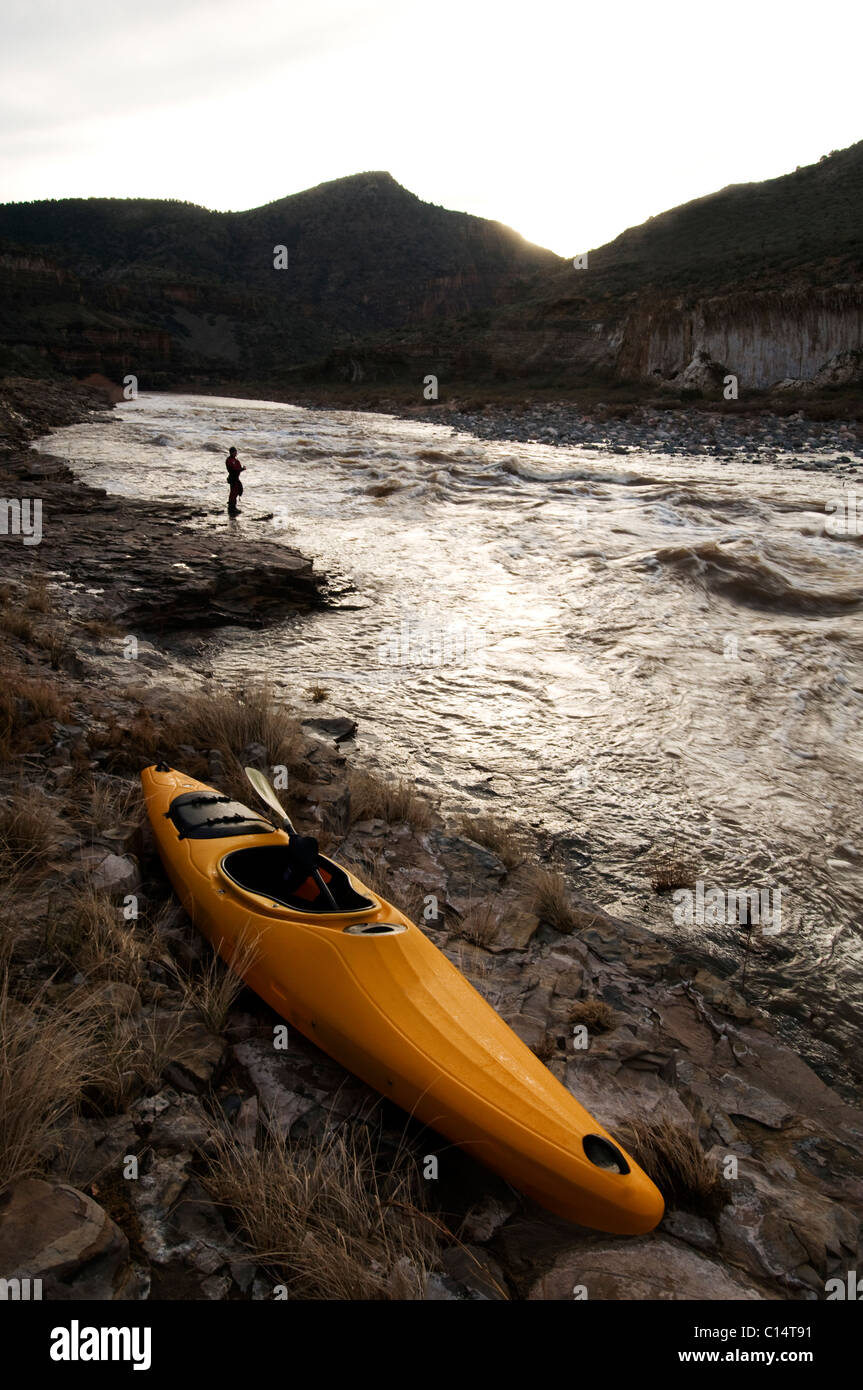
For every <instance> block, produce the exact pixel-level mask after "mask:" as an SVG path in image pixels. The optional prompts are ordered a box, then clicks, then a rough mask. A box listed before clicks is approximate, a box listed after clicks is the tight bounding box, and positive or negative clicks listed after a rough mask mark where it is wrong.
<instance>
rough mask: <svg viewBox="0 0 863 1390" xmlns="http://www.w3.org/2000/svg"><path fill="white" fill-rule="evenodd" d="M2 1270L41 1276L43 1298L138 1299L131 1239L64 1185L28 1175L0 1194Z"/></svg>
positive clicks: (96, 1207) (95, 1205)
mask: <svg viewBox="0 0 863 1390" xmlns="http://www.w3.org/2000/svg"><path fill="white" fill-rule="evenodd" d="M0 1270H2V1271H3V1277H4V1278H6V1279H13V1278H24V1277H28V1276H29V1278H31V1279H41V1281H42V1297H43V1298H45V1299H87V1300H111V1299H128V1298H135V1297H136V1296H137V1294H138V1291H139V1290H138V1283H137V1277H136V1275H135V1273H134V1271H133V1269H132V1265H131V1262H130V1259H129V1242H128V1241H127V1239H126V1237H125V1236H124V1235H123V1232H122V1231H121V1230H120V1228H119V1226H117V1225H115V1223H114V1222H113V1221H112V1220H111V1218H110V1216H109V1215H108V1213H107V1212H106V1211H103V1209H102V1208H101V1207H100V1206H99V1205H98V1203H96V1202H94V1201H93V1199H92V1198H91V1197H87V1196H86V1195H85V1194H84V1193H83V1192H79V1191H78V1190H77V1189H76V1188H74V1187H69V1186H67V1185H66V1184H65V1183H60V1184H53V1183H48V1182H43V1181H42V1180H41V1179H40V1178H25V1179H22V1180H21V1181H20V1182H17V1183H14V1184H13V1185H12V1186H11V1187H10V1188H8V1189H7V1190H6V1192H4V1194H3V1196H2V1197H0Z"/></svg>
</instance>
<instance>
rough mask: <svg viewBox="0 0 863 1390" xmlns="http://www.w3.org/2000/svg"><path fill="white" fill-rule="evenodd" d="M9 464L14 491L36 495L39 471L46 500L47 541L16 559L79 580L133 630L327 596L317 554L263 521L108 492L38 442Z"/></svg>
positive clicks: (280, 611) (258, 622)
mask: <svg viewBox="0 0 863 1390" xmlns="http://www.w3.org/2000/svg"><path fill="white" fill-rule="evenodd" d="M5 462H6V463H7V467H8V466H9V460H8V458H7V459H6V460H5ZM48 462H50V463H52V464H53V465H55V466H54V467H53V468H51V469H50V470H49V471H48V473H46V471H45V469H46V463H48ZM34 470H35V472H34ZM9 472H10V475H11V476H9V477H8V478H7V480H6V482H5V483H4V488H5V492H6V495H7V496H9V497H16V496H21V497H28V496H31V495H32V482H33V481H34V478H35V477H36V476H38V478H39V495H40V497H41V499H42V540H41V542H40V544H39V545H38V546H19V547H18V549H17V550H16V557H17V563H18V564H19V565H21V566H22V568H23V570H24V571H26V570H27V569H28V568H30V569H32V570H33V571H34V572H35V571H37V570H38V571H39V572H44V571H45V570H51V571H53V572H54V573H55V574H56V575H57V576H58V577H61V576H63V575H65V576H67V577H68V578H69V579H71V580H74V581H75V583H76V586H77V594H82V593H83V592H84V591H85V590H86V591H88V595H89V596H88V599H87V603H88V608H93V607H94V606H95V602H94V601H98V606H99V608H100V609H101V611H102V613H103V614H104V616H105V617H106V618H109V619H112V620H113V621H114V622H117V623H122V624H123V625H124V626H125V627H127V628H128V629H129V630H131V631H132V632H136V631H137V632H138V633H139V634H140V632H141V631H147V630H149V629H153V630H156V631H158V632H160V633H163V632H165V631H169V630H173V631H180V630H182V629H190V630H192V631H198V630H200V629H201V628H207V627H216V626H222V625H223V624H227V623H233V624H240V625H241V626H245V627H261V626H263V625H265V624H266V623H268V622H272V621H274V620H275V619H277V618H278V617H280V616H283V615H284V614H285V613H287V612H291V611H293V610H296V609H308V608H310V607H320V606H321V605H322V603H323V597H322V577H321V576H320V575H317V574H315V573H314V570H313V564H312V561H311V560H309V559H308V558H307V557H306V556H304V555H301V554H300V553H299V551H296V550H292V549H291V548H290V547H289V546H286V545H282V544H281V543H280V542H279V541H274V540H268V539H266V537H265V536H262V535H261V533H260V530H259V529H255V530H254V531H253V530H248V529H247V530H246V531H240V532H234V531H231V532H229V531H228V530H227V527H226V526H225V527H223V528H221V529H220V528H219V527H218V526H217V525H215V524H214V523H213V521H212V520H210V518H209V515H208V513H206V512H203V511H202V510H201V509H200V508H194V507H188V506H183V505H181V504H179V503H172V502H144V501H141V500H138V499H135V498H126V497H113V496H108V495H107V494H106V493H105V492H104V491H103V489H101V488H92V487H88V486H87V484H86V483H83V482H79V481H76V480H75V478H74V477H73V476H72V473H71V472H70V470H69V469H68V467H66V465H65V464H64V463H63V461H62V460H60V459H52V458H51V456H50V455H46V454H38V453H36V452H35V451H33V452H30V453H19V454H17V455H15V467H14V468H12V467H10V468H9ZM220 483H221V479H220ZM219 492H220V495H221V488H220V489H219ZM33 552H36V554H34V553H33ZM154 557H158V560H157V561H156V562H154ZM76 601H77V600H76Z"/></svg>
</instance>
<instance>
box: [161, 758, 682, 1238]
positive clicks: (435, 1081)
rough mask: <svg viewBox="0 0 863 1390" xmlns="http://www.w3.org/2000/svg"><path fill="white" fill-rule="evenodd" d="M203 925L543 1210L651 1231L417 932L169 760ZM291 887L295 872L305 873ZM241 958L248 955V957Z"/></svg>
mask: <svg viewBox="0 0 863 1390" xmlns="http://www.w3.org/2000/svg"><path fill="white" fill-rule="evenodd" d="M141 781H142V783H143V788H144V796H145V798H146V801H147V807H148V811H149V815H150V820H151V823H152V826H153V830H154V832H155V835H156V841H157V844H158V846H159V852H160V854H161V856H162V860H163V862H164V865H165V868H166V870H167V872H168V875H169V877H170V879H171V882H172V884H173V885H174V888H175V890H176V892H177V896H178V897H179V899H180V901H181V902H182V904H183V906H184V908H185V909H186V911H187V912H188V914H189V916H190V917H191V919H192V921H193V922H195V923H196V925H197V926H198V927H199V928H200V929H201V931H203V933H204V935H205V936H207V937H208V938H209V940H210V941H211V942H212V944H213V946H214V947H215V948H216V949H217V950H218V951H219V953H220V954H221V955H222V956H223V957H224V959H225V960H227V961H230V960H231V957H232V955H233V954H234V952H235V950H236V948H237V946H238V944H242V945H244V946H245V945H252V944H253V945H254V947H255V952H256V954H255V956H254V959H253V961H252V963H251V965H246V964H243V966H242V973H243V976H244V978H245V980H246V983H247V984H248V985H249V986H250V987H251V988H252V989H254V990H255V991H256V993H257V994H259V995H260V996H261V997H262V998H263V999H265V1000H266V1001H267V1003H268V1004H270V1005H271V1007H272V1008H273V1009H275V1011H276V1012H277V1013H278V1014H279V1015H281V1017H282V1018H284V1019H285V1020H286V1021H287V1022H288V1023H289V1024H290V1025H292V1026H293V1027H294V1028H297V1029H299V1031H300V1032H301V1033H303V1034H304V1035H305V1036H306V1037H307V1038H309V1039H311V1041H312V1042H314V1043H316V1044H317V1045H318V1047H320V1048H322V1049H323V1051H324V1052H327V1053H329V1055H330V1056H331V1057H333V1058H335V1060H336V1061H338V1062H340V1063H341V1065H342V1066H344V1067H346V1068H347V1069H348V1070H349V1071H351V1072H353V1073H354V1074H355V1075H356V1076H358V1077H360V1078H361V1079H362V1080H363V1081H365V1082H366V1083H367V1084H368V1085H369V1086H373V1087H374V1089H375V1090H377V1091H379V1092H380V1093H381V1095H384V1096H386V1097H388V1099H390V1100H393V1101H395V1102H396V1103H397V1104H398V1105H400V1106H401V1107H402V1108H403V1109H404V1110H406V1111H408V1112H409V1113H410V1114H411V1115H414V1116H416V1117H417V1118H418V1119H419V1120H421V1121H423V1123H425V1124H427V1125H430V1126H431V1127H432V1128H433V1129H435V1130H437V1131H438V1132H439V1133H441V1134H443V1135H446V1137H447V1138H448V1139H450V1140H452V1142H453V1143H455V1144H458V1145H460V1146H462V1147H464V1148H465V1149H467V1150H468V1152H469V1153H470V1154H471V1155H472V1156H473V1157H474V1158H476V1159H478V1160H480V1161H481V1162H482V1163H484V1164H485V1165H486V1166H487V1167H489V1168H491V1169H493V1170H494V1171H495V1172H497V1173H499V1174H500V1175H501V1176H502V1177H503V1178H505V1179H506V1180H507V1181H509V1182H511V1183H512V1184H513V1186H515V1187H517V1188H519V1189H520V1190H521V1191H522V1192H524V1193H526V1194H527V1195H528V1196H530V1197H533V1198H534V1199H535V1200H536V1201H537V1202H539V1203H540V1204H541V1205H542V1206H543V1207H545V1208H546V1209H547V1210H549V1211H552V1212H555V1213H556V1214H557V1215H559V1216H563V1217H566V1218H567V1219H568V1220H570V1221H575V1222H578V1223H579V1224H580V1225H582V1226H590V1227H593V1228H595V1229H597V1230H600V1231H610V1232H613V1233H616V1234H620V1235H640V1234H642V1233H643V1232H645V1231H650V1230H652V1229H653V1227H654V1226H655V1225H656V1224H657V1222H658V1221H660V1220H661V1218H662V1214H663V1201H662V1197H661V1195H660V1193H659V1191H658V1190H657V1188H656V1187H655V1186H654V1184H653V1183H652V1182H651V1180H650V1179H649V1178H648V1177H647V1175H646V1174H645V1173H643V1172H642V1170H641V1169H640V1168H639V1167H638V1165H637V1164H636V1163H635V1162H634V1160H633V1159H632V1158H630V1157H629V1156H628V1155H627V1154H625V1153H624V1151H623V1150H622V1149H621V1147H620V1145H619V1144H618V1143H617V1141H616V1140H614V1139H612V1137H611V1135H609V1134H608V1133H607V1132H606V1131H605V1130H604V1129H603V1128H602V1126H601V1125H599V1124H597V1122H596V1120H595V1119H594V1118H593V1116H592V1115H590V1114H589V1113H588V1111H587V1110H585V1109H584V1107H583V1106H581V1105H579V1103H578V1101H577V1100H576V1099H575V1098H574V1097H573V1096H571V1095H570V1093H569V1092H568V1091H567V1090H566V1089H565V1087H564V1086H562V1085H561V1084H560V1082H559V1081H557V1080H556V1078H555V1077H553V1076H552V1074H551V1072H550V1071H548V1069H547V1068H546V1067H544V1066H543V1064H542V1063H541V1062H540V1061H539V1059H538V1058H537V1057H535V1056H534V1054H533V1053H532V1052H531V1051H530V1049H529V1048H528V1047H526V1046H525V1044H524V1043H523V1042H522V1041H521V1039H520V1038H518V1037H517V1036H516V1035H515V1033H514V1032H513V1031H512V1029H511V1028H509V1026H508V1025H507V1024H506V1023H504V1021H503V1019H502V1018H501V1017H500V1015H499V1014H497V1013H496V1012H495V1010H494V1009H493V1008H492V1007H491V1005H490V1004H488V1003H486V1001H485V1000H484V999H483V998H482V996H481V995H480V994H478V993H477V991H476V990H475V989H474V988H473V986H472V985H471V984H469V983H468V981H467V980H466V979H465V978H464V976H463V975H462V974H461V972H460V971H459V970H457V969H456V967H455V966H454V965H452V964H451V963H450V962H449V961H448V960H447V958H446V956H444V955H443V953H442V952H441V951H439V950H438V949H437V947H436V946H434V945H433V944H432V943H431V941H429V939H428V937H426V936H425V935H424V934H423V932H422V931H420V929H419V928H418V927H417V926H415V925H414V923H412V922H410V921H409V920H408V919H407V918H406V917H405V916H403V914H402V913H400V912H398V911H397V910H396V908H394V907H393V906H392V905H391V904H390V903H388V902H386V901H385V900H384V899H383V898H381V897H379V896H378V895H377V894H375V893H373V892H372V890H371V889H370V888H367V887H366V886H365V884H363V883H361V882H360V881H359V880H358V879H356V878H354V877H353V875H351V874H349V873H347V872H346V871H345V870H344V869H342V868H341V867H340V866H339V865H338V864H336V863H335V862H334V861H332V860H329V859H326V858H325V857H324V856H323V855H320V856H319V857H318V859H317V870H318V875H319V878H320V879H321V880H322V881H323V882H324V884H325V885H326V890H327V891H328V893H329V894H330V895H331V896H332V899H333V900H334V901H335V903H336V905H337V907H338V911H334V910H333V907H332V905H331V903H328V902H327V901H326V899H325V897H324V894H323V893H322V892H321V890H320V888H319V887H318V886H317V884H316V883H315V882H314V880H313V879H312V878H306V879H305V880H304V881H303V882H301V883H299V884H294V883H292V881H291V877H292V874H293V870H292V864H291V856H290V854H289V850H288V845H289V836H288V835H287V833H286V832H285V831H283V830H275V829H273V827H272V825H271V824H270V823H269V821H267V820H266V819H264V818H262V817H261V816H259V815H257V814H256V813H255V812H254V811H251V810H249V808H248V807H246V806H243V805H241V804H240V803H239V802H236V801H232V800H230V799H229V798H228V797H226V796H223V795H222V794H221V793H219V792H217V791H215V790H214V789H213V788H212V787H208V786H206V785H205V783H203V782H198V781H196V780H195V779H194V778H192V777H186V776H184V775H183V774H182V773H180V772H176V771H174V770H173V769H172V768H169V767H168V766H167V765H166V764H164V763H160V764H158V765H157V766H156V767H148V768H146V769H145V770H144V772H142V773H141ZM293 877H296V875H295V874H293ZM241 954H242V953H241Z"/></svg>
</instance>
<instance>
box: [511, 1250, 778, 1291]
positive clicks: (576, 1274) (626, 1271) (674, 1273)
mask: <svg viewBox="0 0 863 1390" xmlns="http://www.w3.org/2000/svg"><path fill="white" fill-rule="evenodd" d="M585 1296H586V1297H587V1299H594V1300H597V1299H602V1300H605V1299H613V1300H615V1301H617V1300H636V1301H639V1302H640V1301H642V1300H647V1299H662V1300H666V1301H667V1300H674V1301H676V1300H678V1299H721V1300H722V1301H723V1302H735V1303H739V1302H749V1301H754V1300H760V1299H763V1298H765V1297H766V1295H765V1294H763V1293H761V1292H760V1291H759V1290H758V1289H757V1288H755V1287H754V1285H752V1284H749V1283H748V1282H745V1281H744V1280H743V1278H736V1277H734V1276H732V1275H731V1274H730V1273H729V1272H728V1270H727V1269H723V1267H722V1265H719V1264H716V1262H715V1261H714V1260H710V1259H708V1258H707V1257H706V1256H705V1255H702V1254H699V1253H698V1252H696V1251H695V1250H688V1249H684V1248H682V1247H681V1246H679V1245H676V1244H675V1243H674V1242H673V1241H670V1240H664V1239H663V1238H662V1237H661V1236H660V1237H655V1236H654V1237H650V1238H648V1239H646V1240H635V1241H627V1242H626V1243H625V1244H621V1243H620V1242H615V1243H614V1244H599V1245H591V1246H589V1247H587V1248H585V1249H578V1250H569V1251H566V1252H565V1253H564V1254H562V1255H559V1256H558V1258H557V1259H556V1260H555V1262H554V1264H553V1265H552V1267H551V1269H549V1270H547V1271H546V1272H545V1274H543V1275H542V1276H541V1277H540V1278H539V1279H537V1281H536V1282H535V1283H534V1284H533V1286H532V1287H531V1288H530V1290H529V1291H528V1295H527V1297H528V1299H531V1300H533V1301H536V1300H538V1299H567V1300H572V1299H574V1298H582V1299H583V1298H584V1297H585Z"/></svg>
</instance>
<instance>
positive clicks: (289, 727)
mask: <svg viewBox="0 0 863 1390" xmlns="http://www.w3.org/2000/svg"><path fill="white" fill-rule="evenodd" d="M169 732H170V735H171V737H172V738H173V740H174V742H176V743H188V744H191V745H192V747H193V748H207V749H216V750H218V751H219V752H220V753H222V754H224V755H225V756H229V755H234V756H235V757H236V756H237V755H238V754H239V753H241V752H242V751H243V749H244V748H247V747H248V745H249V744H250V743H260V744H262V745H263V747H264V748H265V749H266V753H267V760H268V762H269V763H270V765H271V766H273V767H278V766H284V767H288V768H290V767H292V766H293V765H295V764H296V762H297V759H298V755H299V745H300V741H301V732H300V725H299V722H298V720H297V719H296V717H295V716H294V715H293V714H291V713H289V711H288V710H287V709H286V708H285V706H284V705H283V704H282V703H281V701H280V700H279V699H278V697H277V696H276V695H275V693H274V691H273V689H272V687H271V686H269V685H267V684H260V685H251V686H247V687H246V688H244V689H238V690H218V691H213V692H208V691H205V692H201V693H199V694H197V695H193V696H192V697H191V698H190V699H189V700H188V701H187V702H186V704H185V707H184V709H183V712H182V714H180V715H178V716H177V717H176V719H175V721H174V724H173V727H172V728H171V729H170V730H169Z"/></svg>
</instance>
